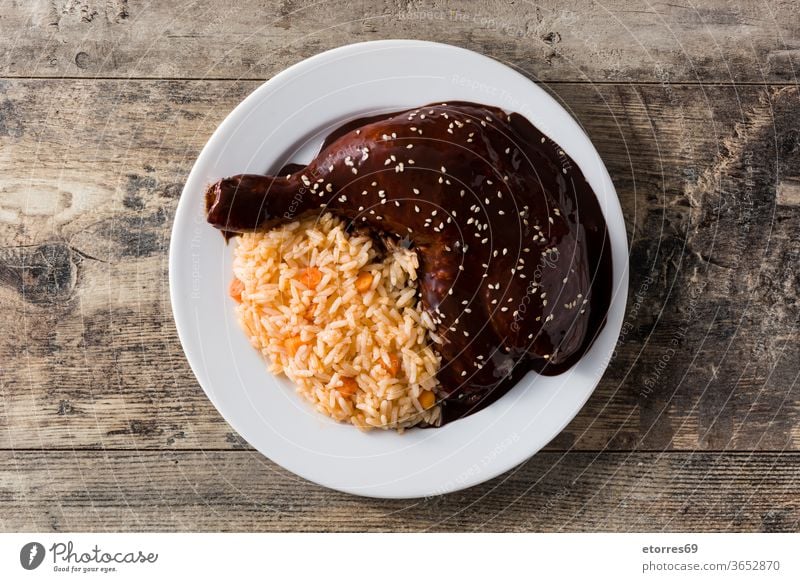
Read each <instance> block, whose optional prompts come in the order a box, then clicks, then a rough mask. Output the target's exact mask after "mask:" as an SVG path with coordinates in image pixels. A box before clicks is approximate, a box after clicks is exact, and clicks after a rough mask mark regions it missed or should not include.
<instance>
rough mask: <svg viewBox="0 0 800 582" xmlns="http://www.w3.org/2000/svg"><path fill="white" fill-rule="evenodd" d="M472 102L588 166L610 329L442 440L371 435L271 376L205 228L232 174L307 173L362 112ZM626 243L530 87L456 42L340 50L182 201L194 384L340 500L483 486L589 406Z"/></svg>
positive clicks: (236, 139) (410, 434)
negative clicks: (217, 185)
mask: <svg viewBox="0 0 800 582" xmlns="http://www.w3.org/2000/svg"><path fill="white" fill-rule="evenodd" d="M448 100H463V101H474V102H478V103H485V104H488V105H495V106H498V107H502V108H504V109H506V110H507V111H517V112H519V113H521V114H523V115H524V116H526V117H527V118H528V119H529V120H530V121H531V122H533V123H534V124H535V125H536V126H537V127H538V128H539V129H540V130H542V131H543V132H544V133H545V134H547V135H548V136H550V137H551V138H553V139H554V140H555V141H556V142H558V143H559V144H560V145H561V146H562V147H563V149H564V150H565V151H566V152H567V153H568V154H569V155H570V156H571V157H572V158H573V159H574V160H575V161H576V162H577V163H578V165H579V166H580V168H581V170H582V171H583V173H584V175H585V176H586V178H587V179H588V181H589V183H590V184H591V186H592V188H593V189H594V191H595V192H596V193H597V196H598V197H599V199H600V204H601V207H602V208H603V211H604V213H605V217H606V221H607V222H608V227H609V230H610V238H611V246H612V253H613V265H614V298H613V302H612V306H611V311H610V313H609V314H608V322H607V324H606V326H605V328H604V330H603V332H602V333H601V335H600V337H599V338H598V339H597V341H596V342H595V344H594V346H593V347H592V349H591V350H590V351H589V352H588V353H587V354H586V356H585V357H584V358H583V359H582V360H581V361H580V362H579V363H578V364H576V365H575V366H574V367H573V368H572V369H570V370H569V371H567V372H566V373H564V374H562V375H560V376H555V377H544V376H538V375H536V374H534V373H533V372H531V373H529V374H528V375H527V376H525V378H524V379H523V380H522V381H520V382H519V383H518V384H517V385H516V386H515V387H514V388H513V389H512V390H511V391H509V392H508V394H506V395H505V396H503V397H502V398H501V399H500V400H498V401H497V402H495V403H494V404H492V405H491V406H489V407H487V408H486V409H484V410H482V411H480V412H478V413H476V414H473V415H472V416H469V417H467V418H464V419H461V420H458V421H455V422H452V423H450V424H447V425H445V426H444V427H441V428H438V429H426V430H423V429H411V430H409V431H406V432H405V433H404V434H402V435H399V434H397V433H395V432H393V431H392V432H390V431H372V432H369V433H363V432H360V431H359V430H357V429H355V428H354V427H352V426H350V425H344V424H338V423H336V422H334V421H332V420H329V419H328V418H327V417H325V416H323V415H321V414H319V413H318V412H316V411H315V410H314V409H313V408H312V407H311V406H310V405H309V404H308V403H306V402H305V401H303V400H302V399H301V398H300V397H299V396H298V395H297V394H296V393H295V391H294V387H293V386H292V384H291V383H290V382H289V381H288V380H286V379H285V378H276V377H274V376H272V375H271V374H269V373H268V372H267V369H266V365H265V363H264V361H262V358H261V356H260V355H259V354H258V353H257V352H256V351H255V350H254V349H253V348H251V347H250V345H249V343H248V341H247V339H246V338H245V335H244V333H243V332H242V331H241V330H240V329H239V326H238V324H237V322H236V318H235V314H234V304H233V302H232V301H231V300H230V299H229V298H228V295H227V287H228V283H229V282H230V279H231V276H232V275H231V273H232V271H231V247H230V246H229V245H226V244H225V242H224V241H223V238H222V236H221V235H220V233H219V232H218V231H217V230H215V229H213V228H211V227H210V226H208V225H207V224H206V223H205V217H204V208H203V192H204V189H205V186H206V185H207V184H209V183H211V182H214V181H216V180H217V179H219V178H222V177H224V176H228V175H231V174H239V173H244V172H252V173H264V172H268V171H276V170H277V169H278V168H279V167H280V166H281V165H282V164H283V163H284V162H287V161H289V160H292V161H298V162H308V161H309V160H310V159H311V158H312V157H313V155H314V154H315V153H316V150H317V148H318V147H319V145H320V144H321V141H322V138H323V137H324V136H325V135H326V134H327V133H328V132H329V131H330V130H331V129H333V128H334V127H336V126H338V125H341V124H342V123H343V122H344V121H346V120H349V119H352V118H354V117H360V116H364V115H366V114H369V113H374V112H379V111H392V110H400V109H404V108H410V107H414V106H419V105H423V104H427V103H431V102H434V101H448ZM627 249H628V245H627V239H626V235H625V225H624V222H623V219H622V212H621V210H620V206H619V201H618V200H617V196H616V192H615V191H614V186H613V185H612V183H611V179H610V178H609V176H608V173H607V171H606V169H605V166H604V165H603V162H602V161H601V160H600V157H599V156H598V154H597V152H596V151H595V149H594V147H592V144H591V142H590V141H589V139H588V138H587V137H586V135H585V134H584V132H583V131H582V130H581V129H580V127H579V126H578V124H577V123H576V122H575V121H574V120H573V119H572V118H571V117H570V116H569V114H568V113H567V112H566V111H565V110H564V109H563V108H562V107H561V106H560V105H558V103H556V101H555V100H553V99H552V98H551V97H550V96H548V95H547V94H546V93H545V92H544V91H543V90H542V89H540V88H539V87H537V86H536V85H535V84H534V83H533V82H531V81H529V80H528V79H526V78H525V77H524V76H522V75H520V74H519V73H517V72H515V71H514V70H512V69H510V68H508V67H507V66H505V65H502V64H500V63H498V62H497V61H494V60H492V59H490V58H488V57H485V56H482V55H479V54H477V53H474V52H471V51H468V50H464V49H461V48H456V47H452V46H448V45H443V44H436V43H430V42H420V41H405V40H388V41H378V42H367V43H361V44H354V45H349V46H345V47H341V48H338V49H335V50H331V51H328V52H326V53H322V54H320V55H317V56H315V57H312V58H310V59H307V60H305V61H303V62H301V63H298V64H297V65H294V66H293V67H290V68H289V69H287V70H285V71H283V72H282V73H280V74H279V75H277V76H276V77H274V78H273V79H271V80H269V81H268V82H266V83H264V84H263V85H262V86H261V87H259V88H258V89H257V90H256V91H254V92H253V94H252V95H250V96H249V97H247V99H245V100H244V101H242V103H240V104H239V106H238V107H236V109H235V110H234V111H233V112H232V113H231V114H230V115H229V116H228V117H227V118H226V119H225V121H224V122H223V123H222V124H221V125H220V126H219V128H218V129H217V131H216V132H214V135H213V136H212V137H211V139H210V140H209V142H208V144H206V146H205V148H203V151H202V152H201V154H200V156H199V157H198V159H197V162H196V163H195V165H194V168H193V169H192V172H191V174H190V175H189V179H188V180H187V182H186V187H185V188H184V190H183V195H182V196H181V199H180V203H179V204H178V210H177V215H176V217H175V224H174V225H173V230H172V239H171V243H170V257H169V275H170V292H171V299H172V309H173V312H174V315H175V323H176V325H177V328H178V334H179V336H180V340H181V343H182V344H183V349H184V351H185V352H186V357H187V358H188V360H189V364H190V365H191V367H192V370H193V371H194V373H195V375H196V376H197V380H198V381H199V382H200V385H201V386H202V387H203V389H204V390H205V391H206V394H208V397H209V398H210V399H211V401H212V402H213V403H214V405H215V406H216V407H217V409H218V410H219V411H220V413H221V414H222V416H224V417H225V419H226V420H227V421H228V422H229V423H230V425H231V426H232V427H233V428H234V429H235V430H236V431H237V432H238V433H239V434H240V435H241V436H242V437H244V438H245V439H246V440H247V441H248V442H249V443H250V444H251V445H253V446H254V447H255V448H256V449H258V450H259V451H260V452H261V453H263V454H264V455H266V456H267V457H269V458H270V459H272V460H273V461H275V462H276V463H278V464H280V465H281V466H283V467H284V468H286V469H288V470H289V471H292V472H293V473H296V474H297V475H300V476H301V477H304V478H306V479H309V480H311V481H314V482H316V483H319V484H321V485H324V486H326V487H331V488H333V489H338V490H340V491H347V492H350V493H354V494H358V495H368V496H374V497H422V496H428V495H435V494H440V493H447V492H450V491H456V490H458V489H463V488H464V487H469V486H471V485H475V484H477V483H481V482H483V481H486V480H487V479H490V478H492V477H495V476H496V475H499V474H500V473H502V472H504V471H507V470H508V469H511V468H512V467H514V466H515V465H517V464H519V463H521V462H522V461H524V460H526V459H527V458H529V457H530V456H531V455H533V454H534V453H536V452H537V451H538V450H539V449H541V448H542V447H543V446H544V445H546V444H547V443H548V441H550V440H551V439H552V438H553V437H555V436H556V435H557V434H558V433H559V432H560V431H561V430H562V429H563V428H564V427H565V426H566V424H567V423H568V422H569V421H570V420H571V419H572V418H573V417H574V416H575V414H577V412H578V410H580V408H581V406H582V405H583V404H584V402H586V399H587V398H589V395H590V394H591V393H592V391H593V390H594V388H595V386H596V385H597V383H598V382H599V381H600V377H601V376H602V374H603V371H604V370H605V368H606V365H607V364H608V361H609V359H610V357H611V354H612V353H613V350H614V345H615V343H616V340H617V336H618V334H619V331H620V327H621V325H622V318H623V314H624V311H625V300H626V295H627V288H628V272H627V253H628V251H627Z"/></svg>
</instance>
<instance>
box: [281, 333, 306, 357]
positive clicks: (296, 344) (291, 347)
mask: <svg viewBox="0 0 800 582" xmlns="http://www.w3.org/2000/svg"><path fill="white" fill-rule="evenodd" d="M304 343H305V342H304V341H303V340H302V339H301V338H300V336H299V335H296V336H294V337H290V338H289V339H287V340H286V341H285V342H284V345H285V346H286V350H287V351H288V352H289V355H290V356H292V357H294V356H295V354H296V353H297V350H299V349H300V346H302V345H303V344H304Z"/></svg>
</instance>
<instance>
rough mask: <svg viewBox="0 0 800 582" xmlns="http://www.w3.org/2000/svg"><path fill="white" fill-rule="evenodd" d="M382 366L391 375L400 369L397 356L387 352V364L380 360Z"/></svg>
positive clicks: (394, 374)
mask: <svg viewBox="0 0 800 582" xmlns="http://www.w3.org/2000/svg"><path fill="white" fill-rule="evenodd" d="M381 364H383V367H384V368H385V369H386V371H387V372H389V374H391V375H392V376H396V375H397V372H399V371H400V360H398V359H397V356H395V355H394V354H389V365H388V366H387V365H386V362H381Z"/></svg>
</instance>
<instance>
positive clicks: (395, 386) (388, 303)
mask: <svg viewBox="0 0 800 582" xmlns="http://www.w3.org/2000/svg"><path fill="white" fill-rule="evenodd" d="M386 247H387V252H386V253H385V257H383V258H382V257H380V256H379V254H378V252H377V251H376V250H375V249H374V248H373V242H372V239H371V238H370V237H368V236H364V235H360V234H352V235H351V234H348V233H347V232H346V231H345V225H344V223H343V222H342V221H341V220H339V219H337V218H334V217H333V216H332V215H330V214H325V215H323V216H321V217H319V218H316V217H314V218H309V219H306V220H301V221H296V222H293V223H291V224H287V225H285V226H282V227H280V228H276V229H273V230H271V231H269V232H266V233H253V234H244V235H242V236H241V237H239V238H238V244H237V245H236V249H235V251H234V262H233V272H234V275H235V276H236V277H237V278H238V279H239V280H240V281H241V282H242V283H243V284H244V290H243V291H242V292H241V303H239V305H238V307H237V313H238V316H239V321H240V323H241V325H242V327H243V328H244V330H245V331H246V333H247V335H248V336H249V338H250V342H251V343H252V344H253V346H254V347H255V348H256V349H258V350H259V351H261V353H262V354H264V356H266V357H267V358H268V360H269V361H270V366H269V368H270V371H272V372H273V373H276V374H280V373H285V374H286V375H287V376H288V377H289V379H291V380H292V381H293V382H294V383H295V384H296V385H297V391H298V392H299V393H300V394H301V395H302V396H303V397H304V398H306V399H307V400H308V401H310V402H311V403H312V404H314V406H315V407H316V408H317V410H319V411H320V412H322V413H323V414H327V415H328V416H330V417H332V418H334V419H336V420H339V421H345V422H350V423H352V424H354V425H356V426H357V427H359V428H361V429H370V428H384V429H404V428H408V427H411V426H414V425H415V424H419V423H421V422H425V423H427V424H432V425H438V424H439V420H440V417H441V410H440V408H439V405H438V404H437V405H435V406H433V407H431V408H429V409H427V410H425V409H424V407H423V406H422V405H421V404H420V401H419V397H420V395H421V394H422V393H423V391H426V390H427V391H433V392H434V393H436V389H437V386H438V384H437V381H436V372H437V371H438V369H439V365H440V359H439V356H438V355H437V354H436V352H435V351H434V350H433V349H431V347H430V344H431V342H432V341H433V339H434V338H435V336H433V334H432V333H431V332H432V329H433V322H432V321H431V318H430V317H429V316H428V314H427V313H424V312H423V310H422V306H421V305H420V304H419V301H418V298H417V283H416V277H417V267H418V262H417V256H416V253H414V252H413V251H411V250H409V249H406V248H403V247H402V246H397V245H395V244H393V243H392V241H387V243H386ZM306 269H318V270H319V274H321V278H320V279H319V282H318V283H317V284H316V286H313V287H312V288H309V287H308V286H307V285H306V283H313V282H314V281H313V280H314V279H315V278H316V276H317V273H316V272H313V273H312V274H313V275H314V276H313V277H312V276H311V274H309V273H310V271H306ZM362 273H369V274H370V275H372V282H371V284H370V286H369V287H368V288H366V291H364V292H363V293H362V292H359V291H357V290H356V285H355V282H356V279H357V277H358V276H359V274H362ZM393 362H396V363H397V365H396V366H394V365H393ZM395 368H396V370H395ZM392 372H394V373H392ZM352 381H355V382H356V384H357V386H358V388H357V389H356V390H355V394H352V395H351V394H348V392H350V388H349V387H348V386H352V384H350V382H352Z"/></svg>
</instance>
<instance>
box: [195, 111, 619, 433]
mask: <svg viewBox="0 0 800 582" xmlns="http://www.w3.org/2000/svg"><path fill="white" fill-rule="evenodd" d="M206 204H207V210H208V221H209V222H210V223H211V224H212V225H214V226H215V227H217V228H219V229H220V230H223V232H227V233H240V232H247V231H252V230H265V229H269V228H273V227H275V226H277V225H280V224H282V223H286V222H290V221H292V220H296V219H298V218H300V217H305V216H308V215H313V214H320V213H323V212H326V211H329V212H332V213H334V214H337V215H339V216H341V217H342V218H344V219H346V220H348V221H349V226H351V227H353V228H366V229H368V230H369V231H371V232H373V233H376V234H380V235H382V236H392V237H397V238H402V239H405V240H406V241H407V242H408V243H410V244H411V245H413V246H414V248H415V250H416V251H417V254H418V256H419V259H420V269H419V278H420V299H421V301H422V304H423V306H424V308H425V309H426V311H428V313H429V314H430V315H431V317H432V319H433V321H434V323H435V325H436V335H438V336H439V337H440V338H441V343H438V344H437V345H436V347H437V350H438V352H439V354H440V355H441V357H442V366H441V369H440V370H439V373H438V379H439V381H440V384H441V387H440V395H441V396H442V400H441V404H442V422H443V423H446V422H449V421H452V420H455V419H458V418H461V417H463V416H466V415H469V414H472V413H474V412H476V411H478V410H480V409H482V408H484V407H486V406H487V405H489V404H490V403H492V402H494V401H495V400H497V399H498V398H500V397H501V396H502V395H503V394H505V393H506V392H507V391H508V390H509V389H510V388H511V387H512V386H513V385H514V384H515V383H516V382H517V381H518V380H519V379H520V378H521V377H522V376H523V375H524V374H525V373H526V372H528V371H529V370H534V371H536V372H538V373H540V374H544V375H555V374H560V373H562V372H564V371H565V370H567V369H569V368H570V367H572V366H573V365H574V364H575V363H576V362H577V361H578V360H579V359H580V358H581V357H582V356H583V354H584V353H585V352H586V351H587V350H588V349H589V347H590V346H591V345H592V342H593V341H594V339H595V338H596V337H597V335H598V334H599V332H600V331H601V329H602V328H603V325H604V324H605V320H606V315H607V312H608V308H609V305H610V301H611V284H612V264H611V248H610V243H609V239H608V234H607V231H606V223H605V220H604V218H603V213H602V211H601V209H600V206H599V203H598V200H597V198H596V196H595V194H594V192H593V191H592V189H591V188H590V186H589V185H588V183H587V182H586V180H585V178H584V176H583V174H582V173H581V171H580V169H579V168H578V166H577V164H575V162H574V161H573V160H572V159H571V158H570V157H569V156H568V155H567V154H566V153H564V152H563V151H562V150H561V148H560V147H559V146H558V144H556V143H555V142H553V141H552V140H550V139H548V138H547V137H546V136H544V135H543V134H542V133H541V132H540V131H539V130H538V129H536V128H535V127H534V126H533V125H532V124H531V123H530V122H529V121H528V120H527V119H525V118H524V117H522V116H521V115H519V114H516V113H512V114H510V115H509V114H506V113H505V112H503V111H502V110H500V109H497V108H494V107H488V106H485V105H479V104H475V103H466V102H449V103H447V104H441V103H440V104H432V105H426V106H424V107H419V108H416V109H411V110H408V111H402V112H394V113H387V114H382V115H376V116H371V117H365V118H361V119H356V120H353V121H350V122H348V123H346V124H344V125H343V126H341V127H339V128H338V129H336V130H335V131H333V132H332V133H331V134H330V135H329V136H328V137H327V138H326V139H325V142H324V144H323V146H322V148H321V151H320V153H319V154H318V156H317V157H316V158H315V159H314V160H313V161H312V162H311V163H309V164H308V165H307V166H301V165H298V164H289V165H287V166H284V167H283V168H281V170H280V171H279V172H278V173H277V174H276V175H275V176H258V175H239V176H233V177H230V178H225V179H223V180H220V181H219V182H217V183H216V184H212V185H211V186H210V187H209V188H208V191H207V193H206Z"/></svg>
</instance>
